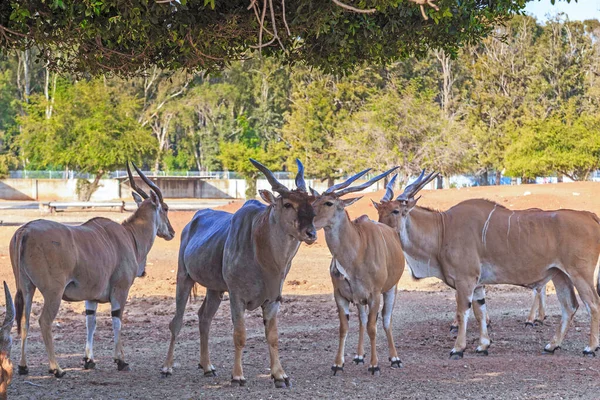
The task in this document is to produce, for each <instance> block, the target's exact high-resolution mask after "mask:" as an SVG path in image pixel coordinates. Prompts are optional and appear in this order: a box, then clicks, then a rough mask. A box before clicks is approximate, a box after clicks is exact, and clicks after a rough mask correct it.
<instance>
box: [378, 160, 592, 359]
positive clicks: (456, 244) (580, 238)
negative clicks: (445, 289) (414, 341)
mask: <svg viewBox="0 0 600 400" xmlns="http://www.w3.org/2000/svg"><path fill="white" fill-rule="evenodd" d="M423 175H424V171H423V173H421V175H420V176H419V178H417V180H416V181H415V182H413V183H412V184H411V185H408V186H407V187H406V189H405V190H404V193H402V194H401V195H400V196H398V197H397V199H396V200H393V201H392V200H389V201H383V202H381V203H380V204H378V206H377V208H378V212H379V221H380V222H383V223H385V224H386V225H389V226H391V227H393V228H394V229H396V230H397V232H398V234H399V236H400V241H401V243H402V249H403V251H404V255H405V257H406V260H407V263H408V266H409V267H410V269H411V271H412V273H413V275H414V276H415V277H416V278H425V277H437V278H439V279H441V280H443V281H444V282H445V283H446V284H448V285H449V286H451V287H453V288H454V289H456V303H457V316H458V322H459V330H458V335H457V338H456V342H455V344H454V348H453V349H452V351H451V353H450V356H451V357H452V358H460V357H462V355H463V351H464V349H465V348H466V330H467V319H468V317H469V314H470V310H471V305H472V302H473V301H477V302H478V303H479V305H481V307H474V309H473V311H474V312H475V313H476V316H477V317H478V321H479V325H480V331H481V333H482V334H481V336H480V341H479V346H478V347H477V352H484V351H487V348H488V347H489V344H490V341H489V337H488V336H487V323H486V320H487V311H486V308H485V298H482V297H478V296H477V290H476V288H477V287H478V286H481V285H486V284H512V285H519V286H525V287H531V288H536V289H541V288H542V287H543V286H544V285H545V284H546V283H547V282H549V281H550V280H552V282H553V283H554V285H555V287H556V292H557V296H558V299H559V302H560V305H561V311H562V316H561V323H560V325H559V326H558V327H557V330H556V333H555V335H554V338H553V339H552V341H551V342H550V343H548V344H547V345H546V346H545V347H544V351H545V353H554V351H555V350H556V349H558V348H560V345H561V343H562V341H563V339H564V337H565V334H566V331H567V328H568V326H569V324H570V322H571V320H572V318H573V315H574V314H575V311H576V310H577V308H578V302H577V298H576V297H575V291H574V288H573V285H574V286H575V288H576V289H577V291H578V292H579V296H580V298H581V300H582V301H583V302H584V304H585V306H586V308H587V310H588V311H589V313H590V317H591V329H590V338H589V343H588V345H587V346H586V347H585V348H584V350H583V353H584V354H585V355H590V356H591V355H594V354H595V350H597V348H598V328H599V326H598V323H599V320H598V317H599V315H598V313H599V308H598V307H599V300H600V298H599V297H598V293H597V290H596V288H594V282H593V281H594V271H595V269H596V265H597V263H598V256H599V254H600V220H599V219H598V217H597V216H596V215H595V214H593V213H590V212H586V211H574V210H556V211H540V210H522V211H513V210H509V209H507V208H505V207H503V206H502V205H500V204H497V203H494V202H492V201H488V200H481V199H475V200H466V201H463V202H461V203H459V204H457V205H456V206H454V207H452V208H450V209H449V210H447V211H443V212H439V211H433V210H430V209H427V208H424V207H419V206H417V205H416V203H417V201H418V200H419V198H415V195H416V194H417V193H418V192H419V191H420V190H421V189H422V188H423V187H424V186H425V185H426V184H427V183H428V182H430V181H431V180H433V179H434V178H435V177H436V176H437V174H434V173H431V174H429V175H428V176H427V177H425V178H424V177H423ZM477 314H479V315H477Z"/></svg>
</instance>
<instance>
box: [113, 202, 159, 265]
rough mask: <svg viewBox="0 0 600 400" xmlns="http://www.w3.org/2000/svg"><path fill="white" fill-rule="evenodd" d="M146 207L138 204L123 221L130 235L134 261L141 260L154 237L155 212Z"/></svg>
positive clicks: (150, 246) (146, 253)
mask: <svg viewBox="0 0 600 400" xmlns="http://www.w3.org/2000/svg"><path fill="white" fill-rule="evenodd" d="M147 208H148V207H143V205H142V206H140V207H139V208H138V209H137V210H135V212H134V213H133V215H132V216H131V217H129V218H128V219H127V220H125V221H124V222H123V224H122V225H123V227H124V228H125V229H126V230H127V231H128V232H129V234H130V235H131V239H132V240H133V245H134V249H135V258H136V261H137V262H138V263H139V262H142V261H143V260H144V259H145V258H146V256H147V255H148V253H149V252H150V249H151V248H152V245H153V244H154V239H155V238H156V218H157V216H156V213H155V212H151V210H148V209H147Z"/></svg>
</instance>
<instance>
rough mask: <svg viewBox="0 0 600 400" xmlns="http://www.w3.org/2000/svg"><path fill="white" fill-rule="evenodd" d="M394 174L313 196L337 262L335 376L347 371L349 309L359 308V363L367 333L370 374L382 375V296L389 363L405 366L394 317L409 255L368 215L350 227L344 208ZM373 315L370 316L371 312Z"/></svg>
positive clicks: (332, 269)
mask: <svg viewBox="0 0 600 400" xmlns="http://www.w3.org/2000/svg"><path fill="white" fill-rule="evenodd" d="M395 169H396V168H393V169H391V170H389V171H387V172H384V173H382V174H380V175H378V176H376V177H374V178H373V179H371V180H369V181H368V182H366V183H363V184H362V185H359V186H355V187H349V186H350V184H351V183H352V182H354V181H355V180H357V179H358V178H360V177H361V176H363V175H364V174H365V173H367V172H368V171H369V170H365V171H363V172H361V173H358V174H356V175H354V176H353V177H351V178H349V179H348V180H346V181H345V182H343V183H340V184H337V185H334V186H332V187H330V188H329V189H327V190H326V191H325V192H324V193H323V194H322V195H319V193H317V192H316V191H315V190H313V189H311V190H312V193H313V195H314V196H315V198H316V200H315V201H314V202H313V207H314V209H315V214H316V216H315V227H316V228H317V229H321V228H323V230H324V231H325V240H326V241H327V247H329V251H330V252H331V255H332V256H333V259H332V260H331V266H330V274H331V281H332V283H333V295H334V298H335V302H336V304H337V308H338V315H339V319H340V342H339V347H338V352H337V355H336V358H335V362H334V364H333V366H332V367H331V370H332V371H333V374H334V375H335V374H336V373H337V372H338V371H343V370H344V349H345V344H346V336H347V334H348V322H349V319H350V310H349V307H350V303H354V304H356V305H357V308H358V313H359V338H358V352H357V355H356V356H355V357H354V362H356V364H357V365H358V363H360V362H362V363H363V364H364V356H365V352H364V347H363V340H364V327H365V325H366V327H367V333H368V335H369V339H370V341H371V361H370V364H369V367H368V371H369V372H371V374H373V375H374V374H375V373H376V372H379V360H378V357H377V347H376V337H377V314H378V313H379V305H380V302H381V296H382V295H383V311H382V317H383V318H382V322H383V329H384V330H385V333H386V335H387V340H388V346H389V355H390V357H389V360H390V361H391V363H392V367H400V366H401V361H400V358H399V357H398V353H397V352H396V347H395V345H394V338H393V336H392V311H393V309H394V303H395V301H396V293H397V285H398V281H399V280H400V277H401V276H402V272H403V271H404V255H403V254H402V248H401V247H400V240H399V239H398V234H397V233H396V231H395V230H393V229H391V228H390V227H388V226H386V225H383V224H380V223H378V222H375V221H371V220H370V219H368V218H367V217H366V216H365V215H363V216H362V217H360V218H358V219H356V220H354V221H351V220H350V217H349V216H348V213H347V212H346V210H345V208H346V207H348V206H349V205H351V204H353V203H354V202H356V201H357V200H358V199H360V198H361V197H355V198H351V199H342V198H341V197H342V196H344V195H346V194H348V193H354V192H359V191H361V190H363V189H365V188H367V187H369V186H371V185H372V184H373V183H375V182H376V181H378V180H380V179H382V178H383V177H385V176H387V175H389V174H390V173H391V172H392V171H393V170H395ZM367 310H368V311H367Z"/></svg>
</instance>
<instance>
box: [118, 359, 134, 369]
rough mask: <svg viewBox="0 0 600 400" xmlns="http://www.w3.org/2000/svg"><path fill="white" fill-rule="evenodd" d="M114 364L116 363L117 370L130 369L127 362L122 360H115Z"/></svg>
mask: <svg viewBox="0 0 600 400" xmlns="http://www.w3.org/2000/svg"><path fill="white" fill-rule="evenodd" d="M115 364H117V369H118V370H119V371H131V369H130V368H129V364H128V363H126V362H125V361H123V360H115Z"/></svg>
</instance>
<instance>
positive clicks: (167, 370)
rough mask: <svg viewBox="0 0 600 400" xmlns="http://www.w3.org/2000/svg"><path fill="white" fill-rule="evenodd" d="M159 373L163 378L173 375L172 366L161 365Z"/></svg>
mask: <svg viewBox="0 0 600 400" xmlns="http://www.w3.org/2000/svg"><path fill="white" fill-rule="evenodd" d="M160 375H161V376H162V377H163V378H168V377H169V376H171V375H173V368H168V367H163V369H162V371H160Z"/></svg>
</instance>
